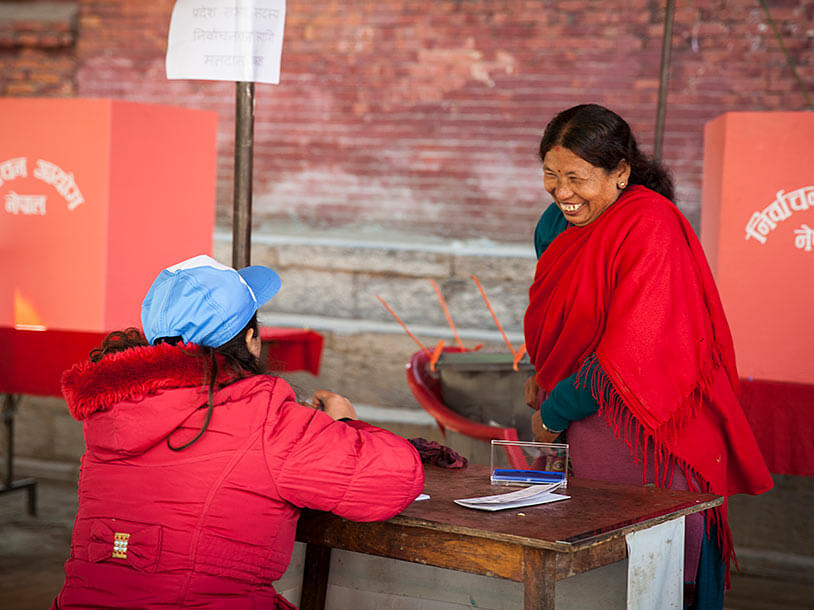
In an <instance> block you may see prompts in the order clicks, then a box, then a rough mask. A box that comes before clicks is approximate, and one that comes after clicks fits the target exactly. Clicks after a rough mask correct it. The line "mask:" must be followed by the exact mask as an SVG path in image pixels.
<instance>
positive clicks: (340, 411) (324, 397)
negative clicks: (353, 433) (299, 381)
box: [310, 390, 359, 420]
mask: <svg viewBox="0 0 814 610" xmlns="http://www.w3.org/2000/svg"><path fill="white" fill-rule="evenodd" d="M310 406H312V407H314V408H315V409H320V410H322V411H325V413H326V414H327V415H329V416H330V417H332V418H333V419H335V420H336V419H345V418H348V419H359V416H358V415H357V414H356V409H354V408H353V405H352V404H351V402H350V401H349V400H348V399H347V398H345V397H344V396H341V395H339V394H337V393H336V392H329V391H328V390H317V391H316V392H314V398H313V399H312V403H311V405H310Z"/></svg>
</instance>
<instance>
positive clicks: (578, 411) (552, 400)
mask: <svg viewBox="0 0 814 610" xmlns="http://www.w3.org/2000/svg"><path fill="white" fill-rule="evenodd" d="M598 366H599V364H598V363H597V362H596V360H595V359H594V360H593V362H592V363H591V364H590V365H589V368H588V369H587V371H578V372H577V373H574V374H573V375H571V376H570V377H566V378H565V379H563V380H562V381H560V382H559V383H558V384H557V385H555V386H554V389H553V390H551V393H550V394H549V395H548V398H546V399H545V400H544V401H543V404H542V405H540V417H541V419H542V420H543V424H545V426H546V428H548V429H549V430H565V429H566V428H567V427H568V425H569V424H570V423H571V422H572V421H578V420H580V419H585V418H586V417H588V416H589V415H593V414H594V413H596V412H597V411H598V410H599V403H598V402H596V401H595V400H594V398H593V396H591V389H590V387H587V386H582V385H581V386H580V387H576V386H575V384H576V381H577V376H578V375H579V376H580V378H583V379H590V378H591V375H593V373H594V367H598ZM583 375H585V377H583Z"/></svg>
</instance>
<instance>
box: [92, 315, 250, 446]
mask: <svg viewBox="0 0 814 610" xmlns="http://www.w3.org/2000/svg"><path fill="white" fill-rule="evenodd" d="M249 330H253V331H254V334H255V336H257V335H258V333H259V327H258V324H257V313H255V314H254V315H253V316H252V319H251V320H249V322H248V324H246V326H244V327H243V330H241V331H240V332H239V333H237V334H236V335H235V336H234V337H232V338H231V339H230V340H229V341H227V342H226V343H224V344H223V345H221V346H219V347H208V346H201V347H202V349H203V350H204V352H205V355H204V356H203V357H204V358H206V360H207V366H205V367H204V371H205V372H204V383H206V384H207V385H208V386H209V388H208V389H209V399H208V401H207V402H208V404H207V410H206V417H205V418H204V423H203V425H202V426H201V429H200V430H199V431H198V433H197V434H196V435H195V437H194V438H193V439H192V440H190V441H188V442H186V443H184V444H183V445H181V446H178V447H176V446H173V444H172V443H171V442H170V437H171V436H172V434H173V432H175V430H177V429H178V428H176V429H175V430H173V431H172V432H170V434H169V435H168V436H167V447H169V448H170V449H172V450H173V451H181V450H182V449H186V448H187V447H189V446H190V445H192V444H193V443H195V442H196V441H197V440H198V439H200V438H201V436H203V434H204V432H206V429H207V428H208V427H209V422H210V420H211V419H212V410H213V409H214V406H215V404H214V395H215V384H216V380H217V378H218V361H217V358H216V354H219V355H221V356H223V358H224V359H225V360H226V362H227V363H228V364H229V365H230V366H231V367H232V370H233V372H234V373H235V376H234V377H235V380H237V379H242V378H243V377H247V376H249V375H260V374H263V373H265V367H264V366H263V363H262V362H261V360H260V359H259V358H256V357H255V356H254V355H253V354H252V353H251V352H250V351H249V348H248V346H247V345H246V333H248V332H249ZM153 343H154V344H155V345H158V344H159V343H169V344H170V345H175V346H177V347H178V348H179V349H181V350H183V351H184V352H185V353H187V354H189V355H190V356H198V357H200V356H199V355H198V354H192V353H191V352H187V351H186V350H184V348H183V339H182V338H181V337H159V338H157V339H156V340H155V341H154V342H153ZM149 345H150V343H149V342H148V341H147V339H146V338H145V337H144V334H143V333H142V332H141V330H139V329H138V328H126V329H125V330H117V331H113V332H112V333H110V334H109V335H107V336H106V337H105V338H104V340H103V341H102V345H101V346H100V347H97V348H96V349H94V350H92V351H91V352H90V360H91V362H98V361H99V360H101V359H102V358H104V357H105V356H106V355H108V354H113V353H116V352H123V351H125V350H127V349H130V348H133V347H147V346H149ZM179 428H180V426H179Z"/></svg>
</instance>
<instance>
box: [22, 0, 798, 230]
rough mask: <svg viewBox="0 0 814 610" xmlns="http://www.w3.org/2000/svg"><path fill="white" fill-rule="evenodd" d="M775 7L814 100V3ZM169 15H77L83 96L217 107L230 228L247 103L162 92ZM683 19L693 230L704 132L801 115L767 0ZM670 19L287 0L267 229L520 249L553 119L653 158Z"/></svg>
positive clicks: (150, 9) (267, 152) (218, 87)
mask: <svg viewBox="0 0 814 610" xmlns="http://www.w3.org/2000/svg"><path fill="white" fill-rule="evenodd" d="M769 4H770V7H771V11H772V16H773V17H774V19H775V21H776V23H777V25H778V27H779V29H780V31H781V32H782V34H783V36H784V41H785V44H786V46H787V48H788V50H789V52H790V53H791V55H792V57H793V58H794V60H795V62H796V63H797V66H798V72H799V74H800V76H801V78H802V79H803V81H804V82H805V83H806V85H807V86H808V88H809V89H810V90H812V95H814V66H813V65H812V61H814V52H812V51H814V49H812V47H814V3H813V2H811V0H774V1H771V0H770V1H769ZM172 5H173V2H172V0H150V1H149V2H145V1H144V0H80V1H79V6H80V19H79V38H78V45H77V49H76V51H77V58H78V62H79V69H78V71H77V74H76V81H75V82H76V91H75V92H76V94H77V95H79V96H85V97H94V96H109V97H116V98H125V99H129V100H135V101H145V102H159V103H171V104H180V105H187V106H190V107H196V108H209V109H216V110H218V112H219V113H220V116H221V123H220V150H221V159H220V163H219V197H218V200H219V204H218V210H219V222H221V223H222V224H223V226H227V223H228V217H229V215H230V210H231V205H232V204H231V201H232V165H233V157H232V156H233V137H234V136H233V132H234V98H235V88H234V85H233V84H232V83H224V82H214V81H168V80H166V78H165V74H164V54H165V51H166V40H167V32H168V28H169V17H170V13H171V10H172ZM677 5H678V6H677V11H676V16H675V26H674V35H673V56H672V71H671V80H670V89H669V97H668V108H667V116H666V132H665V139H664V160H665V161H666V162H667V163H668V164H669V165H670V166H671V168H672V169H673V171H674V174H675V178H676V183H677V191H678V198H679V204H680V206H681V207H682V209H683V210H684V211H685V212H686V213H687V215H688V216H689V217H690V218H691V219H692V220H693V222H695V223H697V222H698V217H699V216H698V209H699V205H700V195H701V191H700V187H701V174H702V151H703V142H702V137H703V126H704V123H705V122H706V121H708V120H710V119H712V118H713V117H715V116H717V115H719V114H720V113H723V112H726V111H733V110H750V111H755V110H756V111H770V110H802V109H804V108H805V105H806V100H805V98H804V96H803V94H802V92H801V88H800V86H799V84H798V83H797V81H796V79H795V78H794V75H793V73H792V71H791V70H790V68H789V66H788V65H787V63H786V60H785V57H784V55H783V53H782V51H781V49H780V46H779V44H778V42H777V40H776V38H775V37H774V35H773V33H772V30H771V28H770V27H769V25H768V21H767V20H766V18H765V15H764V14H763V12H762V10H761V8H760V4H759V2H758V1H757V0H754V1H748V2H747V1H739V2H725V1H722V0H714V1H713V0H706V1H705V0H697V1H696V2H692V3H677ZM662 7H663V3H662V2H652V1H651V2H645V1H643V0H640V1H628V0H624V1H623V0H603V1H602V2H599V1H594V0H559V1H557V0H548V1H542V0H524V1H520V0H489V1H476V0H471V1H467V2H464V1H460V0H446V1H444V0H398V1H396V0H377V1H376V2H370V1H364V2H363V1H361V0H346V1H345V2H341V3H340V2H328V1H320V2H313V1H311V0H307V1H306V0H289V2H288V7H287V11H288V12H287V17H286V31H285V44H284V49H283V60H282V74H281V82H280V85H278V86H272V85H257V86H256V125H255V163H254V177H255V191H254V217H255V220H256V223H257V224H259V225H262V226H264V227H270V228H271V229H273V228H274V227H280V226H282V225H283V224H284V223H287V222H293V223H296V224H300V225H305V226H313V227H321V228H325V227H345V228H351V229H356V228H360V227H383V228H386V229H395V230H400V231H406V232H415V233H425V234H433V235H444V236H449V237H461V238H464V237H467V238H469V237H489V238H492V239H496V240H500V241H528V240H529V238H530V231H531V228H532V226H533V223H534V222H535V220H536V218H537V216H538V214H539V212H540V211H541V209H542V207H543V206H544V205H545V203H547V201H548V196H547V195H546V194H545V193H544V191H543V190H542V184H541V180H540V173H539V167H538V163H537V161H536V159H535V149H536V146H537V142H538V139H539V136H540V134H541V131H542V129H543V127H544V125H545V123H546V122H547V121H548V120H549V119H550V118H551V117H552V115H553V114H554V113H555V112H557V111H558V110H560V109H562V108H564V107H567V106H570V105H573V104H576V103H582V102H586V101H593V102H599V103H602V104H605V105H608V106H610V107H612V108H614V109H615V110H617V111H619V112H620V113H621V114H622V115H623V116H625V117H626V118H627V119H628V120H629V121H630V122H631V124H632V125H633V126H634V129H635V130H636V132H637V133H638V137H639V141H640V143H641V144H642V145H643V147H644V148H645V149H647V150H651V149H652V142H653V131H654V123H655V116H656V101H657V96H658V78H659V63H660V52H661V35H662V26H663V8H662ZM43 61H45V60H43ZM6 91H7V93H8V94H11V93H13V94H19V93H18V92H14V91H10V90H8V89H7V90H6ZM24 94H25V93H24ZM179 162H182V160H179ZM758 169H759V168H756V171H757V170H758Z"/></svg>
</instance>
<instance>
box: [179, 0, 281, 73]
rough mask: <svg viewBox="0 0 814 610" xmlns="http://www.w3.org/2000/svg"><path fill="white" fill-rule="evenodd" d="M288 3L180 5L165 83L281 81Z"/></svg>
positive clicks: (240, 0) (188, 1)
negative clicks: (183, 80) (187, 80)
mask: <svg viewBox="0 0 814 610" xmlns="http://www.w3.org/2000/svg"><path fill="white" fill-rule="evenodd" d="M284 25H285V0H178V1H177V2H176V3H175V6H174V7H173V10H172V18H171V20H170V34H169V43H168V47H167V61H166V67H167V78H169V79H181V78H183V79H200V80H230V81H242V82H257V83H272V84H275V85H276V84H278V83H279V82H280V57H281V55H282V52H283V27H284Z"/></svg>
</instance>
